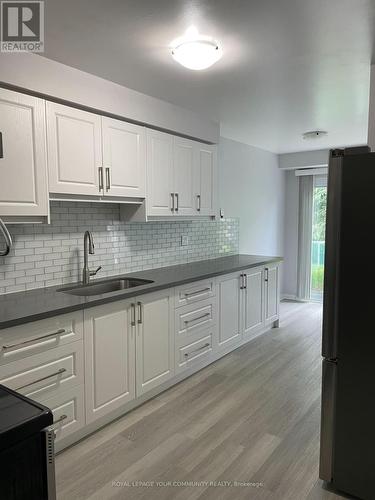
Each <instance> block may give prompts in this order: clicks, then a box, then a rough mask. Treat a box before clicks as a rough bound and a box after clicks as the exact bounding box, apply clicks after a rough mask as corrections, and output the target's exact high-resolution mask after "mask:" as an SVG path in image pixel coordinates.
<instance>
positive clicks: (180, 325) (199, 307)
mask: <svg viewBox="0 0 375 500" xmlns="http://www.w3.org/2000/svg"><path fill="white" fill-rule="evenodd" d="M215 322H216V303H215V300H212V299H207V300H202V301H200V302H199V303H196V304H191V305H188V306H184V307H180V308H178V309H176V311H175V328H176V335H177V336H179V335H185V336H186V335H192V334H194V333H195V332H197V331H200V330H202V329H206V328H209V327H211V326H213V325H214V324H215Z"/></svg>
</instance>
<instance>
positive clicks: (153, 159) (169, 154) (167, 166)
mask: <svg viewBox="0 0 375 500" xmlns="http://www.w3.org/2000/svg"><path fill="white" fill-rule="evenodd" d="M172 197H173V199H172ZM146 202H147V214H148V215H156V216H168V215H173V208H174V194H173V136H171V135H170V134H165V133H163V132H157V131H156V130H147V201H146Z"/></svg>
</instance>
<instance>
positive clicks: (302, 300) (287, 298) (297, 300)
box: [280, 293, 311, 304]
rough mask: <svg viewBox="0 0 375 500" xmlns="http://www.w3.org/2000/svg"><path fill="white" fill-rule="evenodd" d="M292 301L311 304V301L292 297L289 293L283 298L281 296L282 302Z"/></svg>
mask: <svg viewBox="0 0 375 500" xmlns="http://www.w3.org/2000/svg"><path fill="white" fill-rule="evenodd" d="M284 300H285V301H292V302H301V304H302V303H305V302H311V300H304V299H299V298H298V297H297V296H296V295H290V294H288V293H282V294H281V296H280V301H281V302H282V301H284Z"/></svg>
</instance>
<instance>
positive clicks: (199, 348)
mask: <svg viewBox="0 0 375 500" xmlns="http://www.w3.org/2000/svg"><path fill="white" fill-rule="evenodd" d="M206 347H210V343H209V342H206V344H204V345H202V347H198V349H194V351H190V352H185V354H184V356H185V358H188V357H189V356H190V354H194V353H195V352H199V351H201V350H202V349H206Z"/></svg>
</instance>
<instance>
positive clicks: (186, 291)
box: [175, 279, 215, 307]
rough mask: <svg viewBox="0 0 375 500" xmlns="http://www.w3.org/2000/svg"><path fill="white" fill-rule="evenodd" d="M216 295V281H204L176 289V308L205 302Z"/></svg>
mask: <svg viewBox="0 0 375 500" xmlns="http://www.w3.org/2000/svg"><path fill="white" fill-rule="evenodd" d="M214 295H215V280H214V279H212V280H202V281H195V282H194V283H188V284H186V285H182V286H178V287H176V288H175V307H180V306H185V305H187V304H191V303H192V302H197V301H200V300H205V299H208V298H210V297H213V296H214Z"/></svg>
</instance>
